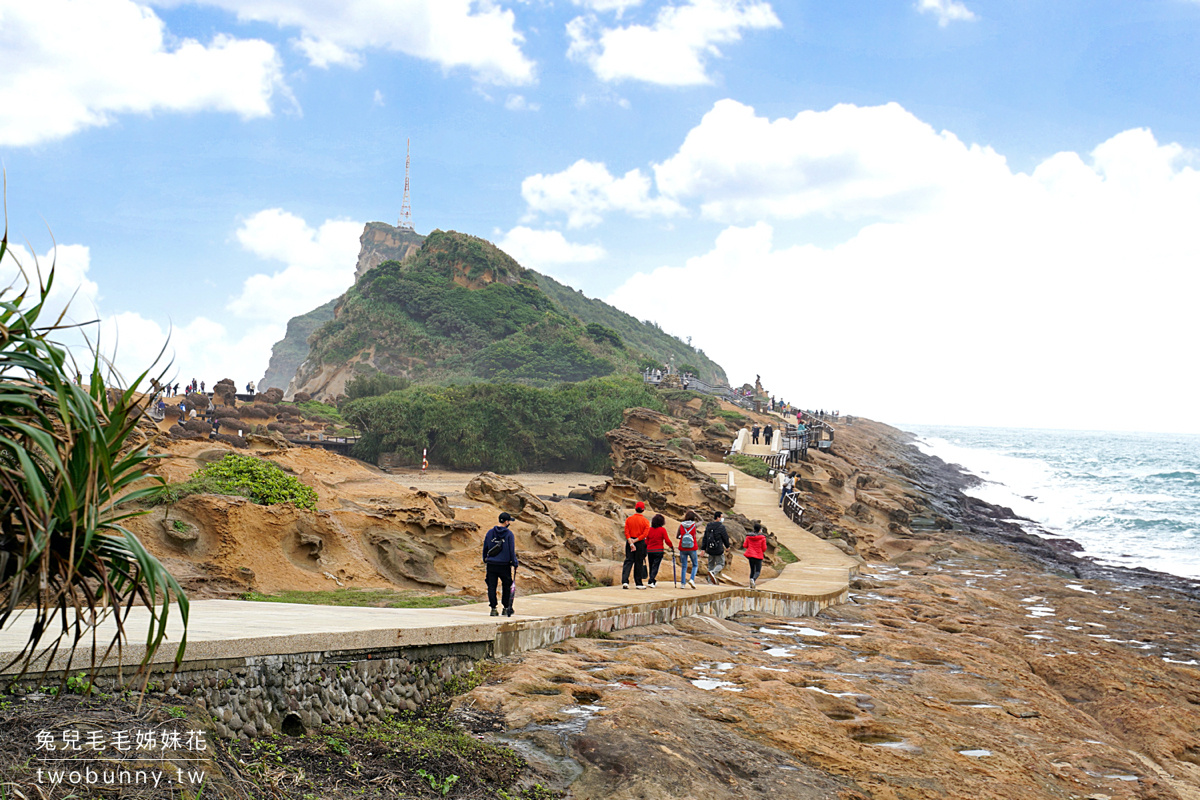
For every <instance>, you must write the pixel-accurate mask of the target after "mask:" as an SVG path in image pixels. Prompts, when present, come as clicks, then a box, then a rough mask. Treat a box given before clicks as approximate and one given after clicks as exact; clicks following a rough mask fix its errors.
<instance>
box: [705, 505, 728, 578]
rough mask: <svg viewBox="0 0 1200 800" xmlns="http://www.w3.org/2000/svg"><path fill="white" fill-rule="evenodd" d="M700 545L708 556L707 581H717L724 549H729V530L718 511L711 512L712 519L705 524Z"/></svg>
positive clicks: (723, 566) (723, 562)
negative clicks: (726, 528)
mask: <svg viewBox="0 0 1200 800" xmlns="http://www.w3.org/2000/svg"><path fill="white" fill-rule="evenodd" d="M700 546H701V547H703V548H704V552H705V554H706V555H707V556H708V582H709V583H719V582H720V581H721V570H723V569H725V551H726V550H728V549H729V532H728V531H726V530H725V523H724V522H722V521H721V512H720V511H718V512H716V513H715V514H713V521H712V522H710V523H708V525H706V526H705V528H704V539H703V541H702V542H701V545H700Z"/></svg>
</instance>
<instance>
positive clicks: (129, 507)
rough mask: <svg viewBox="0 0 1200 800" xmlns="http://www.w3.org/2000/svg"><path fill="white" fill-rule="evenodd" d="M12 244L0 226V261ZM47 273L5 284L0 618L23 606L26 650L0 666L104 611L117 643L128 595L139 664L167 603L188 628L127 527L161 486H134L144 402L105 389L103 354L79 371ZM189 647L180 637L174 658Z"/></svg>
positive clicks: (86, 626)
mask: <svg viewBox="0 0 1200 800" xmlns="http://www.w3.org/2000/svg"><path fill="white" fill-rule="evenodd" d="M7 249H8V234H7V230H6V231H5V233H4V236H3V237H2V238H0V263H3V261H4V259H5V258H6V257H8V258H11V257H12V256H11V254H9V253H7ZM17 266H18V267H19V265H17ZM54 279H55V274H54V269H53V267H51V269H50V270H49V274H48V275H47V277H46V281H45V283H44V284H42V285H36V286H30V285H28V284H27V285H25V286H24V287H23V288H20V287H18V288H14V287H13V286H8V287H0V627H3V626H4V625H5V624H7V623H8V622H10V621H11V620H12V619H13V616H12V615H13V614H14V613H15V612H18V611H19V612H20V613H21V614H22V615H23V617H24V619H23V621H25V622H29V623H30V624H31V627H30V631H31V632H30V634H29V637H28V638H27V639H26V640H25V641H24V642H23V644H22V650H21V653H20V654H19V655H18V656H17V657H16V658H14V659H13V660H12V661H11V662H8V663H7V664H0V667H11V666H13V665H14V664H19V665H20V666H21V668H22V669H24V668H27V667H28V665H29V661H28V659H30V658H32V656H33V654H34V653H35V652H37V651H38V650H39V647H41V648H45V647H46V646H48V645H49V644H51V643H58V642H59V641H61V639H62V638H63V637H68V636H69V637H71V640H70V641H69V642H68V644H67V647H68V648H69V647H72V646H73V642H74V641H79V640H80V639H83V640H84V641H90V638H91V637H90V633H91V631H92V630H93V629H94V626H95V625H97V624H98V622H99V621H100V620H103V619H105V618H106V617H108V616H110V615H111V616H112V617H114V618H115V619H116V622H117V630H116V633H115V634H114V636H113V640H114V643H115V642H116V641H117V640H118V639H124V638H125V634H126V631H125V629H124V628H125V623H126V619H127V615H128V614H129V611H130V609H131V607H133V606H135V605H144V606H146V607H148V608H149V609H150V613H151V620H150V625H149V630H148V632H147V638H146V644H147V652H146V656H145V660H144V661H143V664H144V663H147V662H148V661H149V659H150V657H151V656H152V655H153V653H154V651H155V650H156V649H157V648H158V646H159V645H160V644H161V643H162V641H163V638H164V637H165V635H166V624H167V615H168V612H169V609H170V606H171V603H172V602H176V603H177V604H178V606H179V611H180V613H181V615H182V616H183V620H184V625H185V628H186V624H187V613H188V604H187V598H186V597H185V596H184V594H183V591H182V589H181V588H180V586H179V584H178V583H177V582H176V581H175V579H174V578H172V577H171V575H170V573H168V572H167V571H166V569H165V568H164V567H163V566H162V564H160V563H159V561H158V560H157V559H156V558H154V556H152V555H151V554H150V553H148V552H147V551H146V549H145V548H144V547H143V546H142V543H141V542H140V541H138V539H137V537H136V536H134V535H133V534H132V533H131V532H129V531H128V530H127V529H126V528H125V527H124V526H123V523H124V522H125V520H127V519H129V518H130V517H133V516H136V515H137V514H139V513H141V512H140V511H139V510H138V507H137V505H136V501H138V500H139V499H143V498H145V497H146V496H147V494H148V493H150V492H153V491H154V490H155V488H156V487H148V488H143V489H137V490H132V491H131V487H132V486H133V484H134V483H135V482H137V481H138V480H140V479H142V478H143V477H145V475H146V473H147V469H148V466H149V463H150V456H149V454H148V453H147V451H146V448H145V447H143V446H138V445H136V444H135V442H136V441H137V440H136V438H135V433H134V431H135V429H136V427H137V421H138V419H139V417H140V416H141V413H142V411H143V403H144V402H146V401H144V400H140V399H139V398H138V396H137V394H136V393H135V392H134V390H133V389H132V388H129V389H121V388H116V387H114V388H109V386H110V384H111V379H112V377H113V376H111V375H105V374H104V372H103V371H102V367H101V365H102V363H104V362H103V361H102V359H101V358H100V357H99V356H96V355H93V356H92V358H91V369H90V371H89V373H88V374H87V375H86V377H84V376H80V375H79V374H78V372H77V370H78V367H77V365H76V364H75V363H74V361H73V360H72V359H71V358H70V356H69V355H68V354H67V352H66V350H65V349H64V348H63V347H62V346H60V345H58V344H55V343H54V342H52V341H51V340H50V339H48V338H47V337H48V336H51V335H54V332H55V331H57V330H59V328H58V327H57V326H58V322H57V321H55V322H51V323H49V324H47V323H46V322H45V321H44V320H43V319H42V317H43V315H45V316H50V314H49V312H48V310H47V309H46V306H45V304H46V300H47V298H48V297H49V295H50V290H51V287H52V286H53V284H54ZM106 379H108V380H106ZM145 379H146V374H145V373H143V374H142V375H139V376H138V377H137V378H136V379H135V380H134V382H133V386H137V385H138V384H139V383H141V382H142V381H144V380H145ZM117 498H121V499H120V500H119V501H118V500H117ZM43 639H45V640H46V641H43ZM97 646H98V648H99V650H100V651H103V649H104V641H103V640H101V641H99V642H97ZM185 646H186V635H185V637H184V638H183V639H182V640H181V641H180V643H179V648H178V651H177V653H176V658H177V659H181V658H182V657H183V651H184V647H185Z"/></svg>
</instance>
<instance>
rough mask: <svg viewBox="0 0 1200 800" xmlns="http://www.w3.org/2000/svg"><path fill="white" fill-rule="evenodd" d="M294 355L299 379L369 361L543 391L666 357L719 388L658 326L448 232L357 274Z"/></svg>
mask: <svg viewBox="0 0 1200 800" xmlns="http://www.w3.org/2000/svg"><path fill="white" fill-rule="evenodd" d="M312 313H314V314H315V313H316V312H312ZM306 316H311V315H306ZM293 344H295V343H293ZM281 346H282V343H280V345H277V348H278V347H281ZM304 347H305V348H310V349H309V350H308V351H307V358H308V361H307V363H308V366H306V367H305V372H310V373H311V372H312V371H315V370H316V369H317V368H318V367H320V366H322V365H332V366H342V365H345V364H347V363H350V362H353V361H354V360H355V359H358V358H363V357H364V356H365V354H369V360H370V363H371V364H372V365H373V366H374V368H377V369H378V370H380V371H381V372H383V373H386V374H390V375H396V376H403V377H405V378H408V379H411V380H413V381H415V382H419V383H433V384H443V385H446V384H454V383H466V382H471V381H480V380H483V381H492V382H518V383H524V384H528V385H532V386H552V385H554V384H556V383H559V382H562V381H581V380H587V379H589V378H595V377H602V376H605V375H610V374H613V373H622V372H623V373H633V372H635V371H639V370H641V369H644V368H646V367H647V366H655V365H662V364H665V363H667V362H668V361H669V360H670V359H671V358H672V357H673V358H675V360H676V363H680V362H683V361H686V362H687V363H689V364H694V365H696V366H695V372H696V374H698V375H699V376H700V377H702V378H706V379H708V380H710V381H723V380H724V379H725V373H724V371H723V370H721V368H720V367H719V366H718V365H716V364H715V363H713V362H712V361H711V360H710V359H708V358H706V357H705V356H704V355H703V354H702V353H700V352H698V351H696V350H694V349H693V348H691V347H689V346H688V345H687V344H685V343H684V342H682V341H680V340H679V339H676V338H675V337H673V336H669V335H668V334H666V333H664V332H663V331H662V330H661V329H659V328H658V327H657V326H656V325H654V324H652V323H644V322H640V321H638V320H636V319H634V318H633V317H631V316H629V315H628V314H625V313H623V312H620V311H618V310H617V309H615V308H612V307H611V306H608V305H606V304H605V303H602V302H600V301H599V300H592V299H589V298H587V297H584V296H583V295H582V294H580V293H577V292H575V291H573V290H571V289H570V288H569V287H566V286H563V285H562V284H560V283H558V282H557V281H554V280H552V279H550V278H547V277H545V276H543V275H539V274H538V273H536V272H534V271H532V270H528V269H525V268H523V267H522V266H521V265H520V264H518V263H517V262H516V261H515V260H514V259H513V258H512V257H510V256H509V255H507V254H506V253H504V252H503V251H501V250H500V249H499V248H497V247H496V246H495V245H493V244H491V243H490V242H487V241H485V240H483V239H479V238H477V237H473V236H467V235H465V234H461V233H456V232H453V231H449V232H447V231H434V232H433V233H431V234H429V236H428V237H426V239H425V241H424V243H423V245H422V247H421V249H420V250H419V251H418V252H417V253H416V254H415V255H413V256H411V257H409V258H407V259H405V260H404V261H403V262H399V261H385V262H384V263H382V264H380V265H379V266H377V267H375V268H374V269H372V270H370V271H369V272H367V273H366V274H365V275H363V276H362V278H360V279H359V281H358V282H357V283H356V284H355V285H354V286H353V287H351V289H350V290H349V291H348V292H347V293H346V295H345V297H344V298H342V299H341V301H340V305H339V310H338V315H337V318H336V319H332V320H330V321H328V322H327V323H325V324H324V325H323V326H321V327H320V328H319V329H317V330H316V331H315V332H314V333H313V334H312V336H311V337H310V338H309V341H308V343H307V344H305V345H304Z"/></svg>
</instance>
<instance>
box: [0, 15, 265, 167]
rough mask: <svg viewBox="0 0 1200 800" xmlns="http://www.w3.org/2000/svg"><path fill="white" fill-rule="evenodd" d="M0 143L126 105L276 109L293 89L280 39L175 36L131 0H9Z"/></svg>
mask: <svg viewBox="0 0 1200 800" xmlns="http://www.w3.org/2000/svg"><path fill="white" fill-rule="evenodd" d="M0 53H2V54H3V56H2V60H0V145H9V146H27V145H33V144H37V143H39V142H45V141H52V140H55V139H61V138H63V137H66V136H69V135H71V134H73V133H76V132H77V131H80V130H83V129H85V128H89V127H96V126H102V125H108V124H111V123H112V122H113V120H114V119H115V118H116V117H117V115H120V114H149V113H153V112H156V111H172V112H193V111H221V112H230V113H235V114H238V115H240V116H242V117H246V118H251V117H264V116H269V115H270V114H271V100H272V97H273V96H274V94H275V93H276V92H277V91H282V92H283V93H285V94H286V93H287V88H286V86H284V84H283V79H282V73H281V67H280V61H279V57H278V54H277V53H276V51H275V48H274V47H273V46H272V45H270V44H268V43H267V42H264V41H261V40H258V39H235V38H232V37H230V36H227V35H224V34H218V35H217V36H215V37H214V38H213V39H212V41H210V42H209V43H208V44H202V43H201V42H198V41H195V40H193V39H183V40H175V39H174V38H173V37H171V36H170V34H169V33H168V32H167V31H166V29H165V26H164V24H163V21H162V20H161V19H159V18H158V17H157V16H156V15H155V14H154V12H153V11H151V10H150V9H148V8H146V7H145V6H144V5H141V4H139V3H136V2H133V1H132V0H37V2H26V1H25V0H0Z"/></svg>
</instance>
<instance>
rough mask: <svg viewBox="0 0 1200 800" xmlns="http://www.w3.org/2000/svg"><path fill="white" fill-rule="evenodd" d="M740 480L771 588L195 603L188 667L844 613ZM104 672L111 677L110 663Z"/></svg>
mask: <svg viewBox="0 0 1200 800" xmlns="http://www.w3.org/2000/svg"><path fill="white" fill-rule="evenodd" d="M697 466H699V467H700V468H701V469H703V470H704V471H706V472H708V473H709V474H712V475H714V476H716V477H717V478H718V480H722V481H723V480H725V478H726V477H727V475H728V471H729V468H728V467H727V466H726V465H724V464H711V463H701V462H698V463H697ZM738 477H739V478H740V480H739V485H738V491H737V504H736V506H735V509H736V510H737V511H738V512H739V513H742V514H745V515H746V516H748V517H750V518H752V519H760V520H762V521H763V522H764V523H765V524H766V525H767V527H768V529H769V530H771V531H772V532H773V533H774V534H775V536H776V538H777V539H778V540H779V541H780V542H781V543H782V544H783V545H784V546H786V547H787V548H788V549H789V550H791V551H792V552H793V553H794V554H795V555H796V556H797V557H798V558H799V559H800V560H799V562H798V563H795V564H790V565H788V567H787V568H786V569H784V571H783V573H782V574H781V575H780V576H779V577H778V578H775V579H772V580H767V581H763V582H762V583H761V584H760V585H759V588H758V589H757V590H756V591H750V590H749V589H746V588H742V587H726V586H709V585H699V584H698V585H697V588H696V589H676V588H673V587H672V586H671V584H670V583H664V584H661V585H660V586H659V588H656V589H646V590H642V591H638V590H635V589H627V590H626V589H621V588H619V587H601V588H596V589H583V590H579V591H573V592H561V593H554V594H540V595H530V596H523V595H522V594H521V592H520V583H519V578H518V595H517V601H516V603H515V607H516V609H517V610H518V611H519V612H520V613H518V614H517V615H516V616H513V617H511V618H507V619H506V618H504V617H491V616H488V611H489V609H488V606H487V604H486V603H478V604H473V605H467V606H454V607H451V608H442V609H387V608H344V607H333V606H314V605H295V604H286V603H263V602H247V601H241V600H200V601H197V602H194V603H192V604H191V619H190V622H189V625H188V646H187V652H186V655H185V662H187V664H189V665H194V664H195V663H197V662H222V661H224V660H228V659H237V660H241V659H247V658H255V657H261V656H271V655H284V654H294V653H316V652H321V653H328V652H331V651H336V652H345V653H353V652H358V653H362V652H371V651H377V652H393V651H397V650H406V649H427V648H432V649H434V650H435V651H437V652H444V653H454V652H459V653H469V654H471V655H473V656H474V657H483V656H490V655H505V654H509V653H514V652H519V651H522V650H529V649H535V648H539V647H545V646H547V645H550V644H553V643H555V642H559V641H563V640H564V639H569V638H571V637H573V636H578V635H581V634H586V633H591V632H604V631H612V630H621V629H624V628H631V627H637V626H641V625H649V624H657V623H665V622H670V621H671V620H674V619H678V618H680V617H686V616H691V615H695V614H709V615H713V616H717V617H729V616H731V615H733V614H736V613H738V612H740V611H748V610H754V611H762V612H765V613H769V614H776V615H780V616H790V617H799V616H811V615H813V614H815V613H817V612H818V611H820V610H821V609H822V608H825V607H827V606H830V605H835V604H837V603H842V602H845V601H846V599H847V595H848V591H849V580H850V577H851V576H852V575H853V574H854V573H855V572H857V568H858V565H857V563H856V562H855V561H854V560H853V559H851V558H850V557H848V556H846V555H845V554H843V553H842V552H841V551H839V550H838V549H837V548H835V547H833V546H832V545H830V544H828V543H826V542H824V541H822V540H821V539H818V538H817V537H815V536H812V535H811V534H809V533H807V532H805V531H804V530H803V529H801V528H800V527H799V526H798V525H796V524H795V523H793V522H792V521H791V520H789V519H788V518H787V517H786V516H784V514H783V512H782V511H780V510H779V509H778V507H777V502H778V497H777V495H776V493H775V491H774V490H773V489H772V488H771V486H770V485H769V484H767V483H765V482H763V481H758V480H756V479H754V478H750V477H749V476H745V475H741V474H740V473H739V476H738ZM660 577H661V575H660ZM171 619H172V624H171V625H170V626H169V631H170V634H169V640H168V642H167V643H166V644H165V645H164V646H163V647H162V648H160V650H159V652H158V653H157V654H156V655H155V657H154V661H155V663H161V664H163V665H164V666H165V665H166V664H167V663H169V662H170V661H172V660H173V659H174V656H175V650H176V645H177V643H178V642H179V640H180V638H181V636H182V633H183V629H182V626H181V625H180V620H179V615H178V613H177V610H175V609H172V617H171ZM148 620H149V615H148V613H146V612H145V610H144V609H135V610H134V613H133V614H132V615H131V618H130V620H129V622H128V623H127V624H126V630H127V631H128V632H129V634H130V636H129V638H130V642H129V643H128V644H127V645H126V646H125V647H124V650H123V652H122V654H121V657H120V663H122V664H124V665H126V666H128V665H135V664H137V663H139V662H140V661H141V659H142V657H143V655H144V653H145V647H144V645H143V644H141V642H140V641H139V640H142V639H143V633H144V631H145V630H146V628H147V623H148ZM29 626H30V620H29V619H28V618H27V617H18V618H17V619H16V620H14V621H10V624H9V625H8V626H6V627H5V628H4V630H0V664H3V663H7V662H8V661H9V660H11V658H12V657H13V656H14V655H15V654H16V652H18V651H19V650H20V647H21V644H22V643H23V642H24V641H26V639H27V637H28V633H29ZM112 631H113V625H112V624H111V622H110V623H104V624H102V625H101V626H100V628H99V631H98V633H97V638H98V640H99V641H101V642H105V643H106V642H108V641H109V640H110V639H111V636H112ZM90 639H91V637H90V636H89V637H88V640H89V641H90ZM89 661H90V653H86V654H85V653H82V652H81V653H79V654H77V656H76V658H75V661H74V664H75V667H78V668H80V669H85V668H87V666H88V663H89ZM104 664H105V665H106V666H116V665H117V664H118V659H117V656H116V654H115V653H114V654H113V655H112V656H111V657H110V658H109V659H108V660H107V661H105V662H104ZM65 665H66V659H65V657H64V656H63V655H61V654H60V655H59V656H58V657H56V658H55V660H54V663H53V665H52V666H54V667H55V668H61V667H63V666H65ZM39 666H40V665H39ZM73 668H74V667H73Z"/></svg>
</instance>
